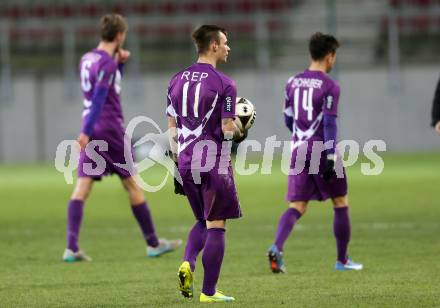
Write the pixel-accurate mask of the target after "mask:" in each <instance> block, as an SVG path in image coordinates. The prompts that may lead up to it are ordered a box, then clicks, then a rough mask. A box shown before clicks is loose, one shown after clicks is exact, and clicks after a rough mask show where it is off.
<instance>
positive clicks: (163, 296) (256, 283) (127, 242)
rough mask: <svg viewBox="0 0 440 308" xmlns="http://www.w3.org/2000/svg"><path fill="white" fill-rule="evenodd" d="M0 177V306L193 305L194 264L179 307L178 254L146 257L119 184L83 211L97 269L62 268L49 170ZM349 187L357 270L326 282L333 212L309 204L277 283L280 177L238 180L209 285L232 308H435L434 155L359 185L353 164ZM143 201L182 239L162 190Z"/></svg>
mask: <svg viewBox="0 0 440 308" xmlns="http://www.w3.org/2000/svg"><path fill="white" fill-rule="evenodd" d="M274 169H276V168H274ZM278 170H279V168H278ZM161 174H163V170H162V169H160V168H158V169H157V170H153V171H151V172H149V174H148V176H147V178H148V179H149V180H150V181H152V182H154V181H157V182H158V181H160V175H161ZM0 175H1V176H0V307H62V306H65V307H67V306H72V307H135V306H143V307H189V306H192V305H199V303H198V295H199V294H200V286H201V281H202V273H203V270H202V267H201V263H200V260H198V264H197V269H196V297H195V298H194V299H193V300H185V299H184V298H183V297H181V296H180V295H179V294H178V292H177V276H176V271H177V268H178V266H179V265H180V263H181V257H182V254H183V247H182V248H180V249H179V250H178V251H177V252H175V253H173V254H168V255H166V256H163V257H161V258H158V259H148V258H147V257H146V256H145V245H144V242H143V240H142V238H141V235H140V231H139V230H138V227H137V225H136V222H135V220H134V219H133V217H132V214H131V211H130V209H129V205H128V201H127V198H126V195H125V192H124V191H123V189H122V188H121V186H120V184H119V181H118V179H117V178H116V177H112V178H107V179H105V181H103V182H102V183H98V184H96V185H95V187H94V191H93V193H92V195H91V197H90V199H89V201H88V202H87V205H86V209H85V219H84V221H83V228H82V231H81V240H80V245H81V247H82V249H84V250H85V251H86V252H87V253H88V254H89V255H91V256H92V257H93V258H94V261H93V262H91V263H83V264H79V263H78V264H65V263H63V262H62V261H61V255H62V252H63V250H64V248H65V220H66V217H65V213H66V203H67V201H68V199H69V195H70V193H71V190H72V186H71V185H67V184H65V182H64V181H63V176H62V175H61V174H60V173H58V172H57V171H55V169H54V168H53V167H52V166H1V167H0ZM348 176H349V198H350V205H351V210H350V211H351V218H352V227H353V229H352V241H351V246H350V254H351V256H352V257H353V258H354V259H355V260H356V261H359V262H361V263H364V266H365V269H364V270H363V271H361V272H334V271H333V266H334V261H335V253H336V252H335V243H334V238H333V234H332V209H331V205H330V203H329V202H326V203H322V204H319V203H312V204H311V205H310V207H309V211H308V213H307V215H305V216H304V217H303V218H302V219H301V220H300V222H299V224H298V225H297V228H296V229H295V230H294V232H293V234H292V236H291V237H290V238H289V240H288V242H287V244H286V246H285V262H286V265H287V270H288V273H287V274H285V275H274V274H272V273H271V272H270V271H269V268H268V262H267V260H266V256H265V252H266V249H267V248H268V246H269V245H270V244H271V242H272V239H273V235H274V232H275V228H276V224H277V221H278V218H279V216H280V215H281V213H282V212H283V211H284V209H285V208H286V203H285V202H284V194H285V189H286V177H285V176H284V175H283V174H282V173H280V171H275V172H274V173H273V174H272V175H261V174H257V175H253V176H237V178H236V181H237V186H238V192H239V195H240V200H241V203H242V208H243V212H244V217H243V218H242V219H240V220H236V221H231V222H229V223H228V225H227V229H228V230H227V233H226V240H227V241H226V244H227V246H226V254H225V259H224V263H223V268H222V274H221V277H220V281H219V284H218V287H219V289H221V290H223V291H224V292H225V293H226V294H228V295H232V296H235V298H236V303H233V304H231V305H230V306H234V307H235V306H237V307H275V306H284V307H293V306H295V307H434V306H437V307H438V306H440V201H439V199H440V195H439V193H440V153H432V154H413V155H412V154H406V155H387V156H385V170H384V172H383V174H382V175H380V176H363V175H361V173H360V166H359V165H356V166H354V167H351V168H349V170H348ZM146 197H147V200H148V202H149V204H150V206H151V210H152V212H153V215H154V219H155V223H156V229H157V231H158V233H159V235H160V236H163V237H169V238H182V239H186V234H187V232H188V230H189V228H190V227H191V225H192V223H193V217H192V213H191V211H190V208H189V206H188V205H187V201H186V199H184V198H183V197H179V196H175V195H174V194H173V193H172V183H171V181H169V182H168V185H167V186H166V188H165V189H163V190H161V191H159V192H157V193H147V194H146ZM199 259H200V258H199Z"/></svg>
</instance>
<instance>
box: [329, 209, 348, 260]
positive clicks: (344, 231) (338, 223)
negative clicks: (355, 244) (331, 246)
mask: <svg viewBox="0 0 440 308" xmlns="http://www.w3.org/2000/svg"><path fill="white" fill-rule="evenodd" d="M334 210H335V217H334V220H333V233H334V234H335V238H336V248H337V250H338V261H340V262H342V263H345V262H347V246H348V242H349V241H350V234H351V226H350V217H349V215H348V206H346V207H340V208H335V209H334Z"/></svg>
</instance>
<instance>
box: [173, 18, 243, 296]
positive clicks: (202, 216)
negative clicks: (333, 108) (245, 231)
mask: <svg viewBox="0 0 440 308" xmlns="http://www.w3.org/2000/svg"><path fill="white" fill-rule="evenodd" d="M226 35H227V33H226V31H225V30H224V29H223V28H220V27H218V26H213V25H203V26H201V27H199V28H198V29H197V30H196V31H195V32H194V33H193V34H192V38H193V40H194V42H195V44H196V47H197V51H198V60H197V62H196V63H194V64H193V65H191V66H190V67H188V68H186V69H184V70H182V71H180V72H179V73H177V74H176V75H174V77H173V78H172V79H171V81H170V84H169V87H168V107H167V116H168V127H169V128H170V132H171V137H172V139H173V140H174V141H175V142H176V143H174V146H173V142H171V148H172V151H173V153H174V160H175V161H176V164H177V165H178V170H179V173H180V175H181V177H182V180H183V187H179V183H178V182H177V181H175V184H176V187H175V191H176V193H179V192H180V193H182V194H186V196H187V198H188V201H189V204H190V205H191V208H192V211H193V213H194V216H195V218H196V223H195V225H194V226H193V228H192V229H191V231H190V232H189V235H188V241H187V244H186V248H185V255H184V257H183V261H184V262H183V263H182V265H181V266H180V268H179V271H178V276H179V290H180V291H181V293H182V295H183V296H185V297H189V298H191V297H193V281H194V269H195V263H196V258H197V256H198V254H199V253H200V251H201V250H202V249H203V256H202V263H203V268H204V279H203V289H202V294H201V295H200V301H201V302H227V301H233V300H234V298H233V297H229V296H225V295H224V294H222V293H221V292H220V291H218V290H217V289H216V284H217V281H218V278H219V275H220V267H221V265H222V260H223V255H224V250H225V224H226V219H232V218H239V217H240V216H241V210H240V203H239V201H238V197H237V192H236V189H235V184H234V178H233V175H232V167H231V161H230V154H227V155H226V157H225V156H223V157H221V156H222V155H223V154H222V153H221V148H222V143H223V140H225V139H227V140H231V139H235V140H237V139H239V138H242V137H243V135H244V133H243V132H242V131H241V130H240V129H239V128H238V127H237V126H236V124H235V122H234V118H235V101H236V96H237V89H236V86H235V82H234V81H233V80H231V79H230V78H229V77H228V76H226V75H224V74H223V73H221V72H219V71H218V70H217V69H216V67H217V64H219V63H222V62H226V60H227V57H228V53H229V51H230V48H229V46H228V45H227V38H226ZM176 130H177V133H176ZM201 144H206V145H207V147H200V145H201ZM225 158H226V164H225V165H226V168H223V169H225V170H223V171H225V172H221V171H220V170H221V169H222V168H221V165H222V163H221V162H222V161H223V162H225ZM209 161H211V162H214V163H213V164H212V165H213V168H211V170H206V168H205V167H204V166H206V165H207V164H208V163H209ZM225 165H223V166H225Z"/></svg>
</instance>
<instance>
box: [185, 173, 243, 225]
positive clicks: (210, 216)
mask: <svg viewBox="0 0 440 308" xmlns="http://www.w3.org/2000/svg"><path fill="white" fill-rule="evenodd" d="M179 173H180V175H181V177H182V180H183V190H184V191H185V194H186V197H187V198H188V201H189V204H190V205H191V208H192V210H193V213H194V216H195V218H196V219H198V220H208V221H213V220H224V219H233V218H239V217H241V215H242V214H241V209H240V202H239V201H238V196H237V191H236V189H235V183H234V177H233V174H232V167H231V166H229V170H228V174H218V170H216V169H213V170H211V171H209V172H204V173H200V179H201V182H200V184H196V183H194V179H193V175H192V171H191V169H183V170H179Z"/></svg>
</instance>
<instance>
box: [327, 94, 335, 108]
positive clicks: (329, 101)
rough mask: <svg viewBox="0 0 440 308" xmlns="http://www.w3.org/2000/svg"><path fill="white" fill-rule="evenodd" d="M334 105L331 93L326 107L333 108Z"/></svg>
mask: <svg viewBox="0 0 440 308" xmlns="http://www.w3.org/2000/svg"><path fill="white" fill-rule="evenodd" d="M332 106H333V96H331V95H329V96H327V104H326V107H327V109H332Z"/></svg>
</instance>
